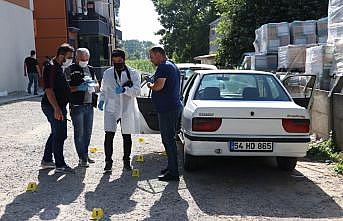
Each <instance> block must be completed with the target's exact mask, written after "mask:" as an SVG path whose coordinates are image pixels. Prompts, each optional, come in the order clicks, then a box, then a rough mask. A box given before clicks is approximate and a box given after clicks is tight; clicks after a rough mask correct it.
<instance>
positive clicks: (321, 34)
mask: <svg viewBox="0 0 343 221" xmlns="http://www.w3.org/2000/svg"><path fill="white" fill-rule="evenodd" d="M317 37H318V43H320V44H325V43H326V42H327V40H328V17H326V18H321V19H319V20H318V21H317Z"/></svg>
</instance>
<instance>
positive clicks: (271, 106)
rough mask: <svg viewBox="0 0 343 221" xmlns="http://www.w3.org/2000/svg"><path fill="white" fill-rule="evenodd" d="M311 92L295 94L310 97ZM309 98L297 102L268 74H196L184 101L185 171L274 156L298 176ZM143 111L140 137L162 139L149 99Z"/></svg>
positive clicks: (306, 136)
mask: <svg viewBox="0 0 343 221" xmlns="http://www.w3.org/2000/svg"><path fill="white" fill-rule="evenodd" d="M287 79H288V78H287ZM223 84H224V86H213V85H223ZM308 86H309V85H306V88H304V87H301V86H300V89H295V88H293V89H292V90H294V91H295V92H296V93H297V94H299V93H298V92H299V91H303V92H306V93H305V94H307V89H310V90H311V91H310V92H312V90H313V86H312V87H308ZM310 98H311V96H309V95H308V94H307V96H306V97H304V98H297V99H293V98H292V97H291V95H290V93H289V92H288V91H287V89H286V88H285V87H284V86H283V85H282V83H281V82H280V81H279V79H277V78H276V77H275V76H274V75H273V74H272V73H268V72H258V71H234V70H207V71H196V72H195V74H193V75H192V76H191V77H190V79H189V81H188V83H187V85H186V86H185V88H184V90H183V93H182V98H181V99H182V101H183V103H184V111H183V114H182V121H181V122H182V123H181V130H180V134H179V135H180V138H181V140H182V142H183V144H184V157H183V160H184V161H183V162H184V168H185V169H186V170H193V169H196V167H197V165H198V163H199V158H200V157H201V156H213V157H216V156H259V157H261V156H266V157H267V156H268V157H271V156H272V157H276V159H277V163H278V166H279V167H280V168H281V169H284V170H288V171H291V170H293V169H294V168H295V166H296V163H297V158H299V157H304V156H305V155H306V151H307V149H308V143H309V141H310V136H309V131H310V116H309V112H308V110H307V108H306V107H307V106H308V103H309V100H310ZM295 101H296V102H297V103H298V104H301V105H303V106H304V107H302V106H299V105H298V104H296V102H295ZM138 106H139V109H140V112H141V118H142V125H141V126H142V131H141V132H142V133H158V132H159V131H158V130H159V129H158V120H157V115H156V113H155V112H154V110H153V108H152V105H151V99H150V97H149V96H145V97H139V98H138Z"/></svg>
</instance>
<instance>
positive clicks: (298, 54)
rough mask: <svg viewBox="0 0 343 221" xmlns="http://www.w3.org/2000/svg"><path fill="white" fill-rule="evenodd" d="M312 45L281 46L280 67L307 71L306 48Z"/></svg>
mask: <svg viewBox="0 0 343 221" xmlns="http://www.w3.org/2000/svg"><path fill="white" fill-rule="evenodd" d="M312 46H314V45H313V44H312V45H287V46H283V47H279V53H278V69H279V70H281V71H296V72H304V71H305V62H306V48H308V47H312Z"/></svg>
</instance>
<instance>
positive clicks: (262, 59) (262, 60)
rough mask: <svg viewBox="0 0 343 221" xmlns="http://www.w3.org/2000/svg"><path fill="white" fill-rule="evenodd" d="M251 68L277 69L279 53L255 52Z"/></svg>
mask: <svg viewBox="0 0 343 221" xmlns="http://www.w3.org/2000/svg"><path fill="white" fill-rule="evenodd" d="M251 69H252V70H258V71H276V69H277V55H261V54H255V55H253V56H251Z"/></svg>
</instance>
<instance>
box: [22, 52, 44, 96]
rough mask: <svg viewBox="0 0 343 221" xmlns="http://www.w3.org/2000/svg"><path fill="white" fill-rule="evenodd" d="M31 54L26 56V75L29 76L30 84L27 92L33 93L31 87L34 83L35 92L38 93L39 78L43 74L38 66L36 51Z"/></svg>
mask: <svg viewBox="0 0 343 221" xmlns="http://www.w3.org/2000/svg"><path fill="white" fill-rule="evenodd" d="M30 54H31V56H30V57H27V58H25V61H24V76H25V77H26V76H28V77H29V84H28V86H27V92H28V93H29V94H31V87H32V84H33V87H34V94H35V95H37V88H38V78H39V77H40V76H41V72H40V69H39V66H38V61H37V59H36V52H35V51H34V50H32V51H31V53H30Z"/></svg>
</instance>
